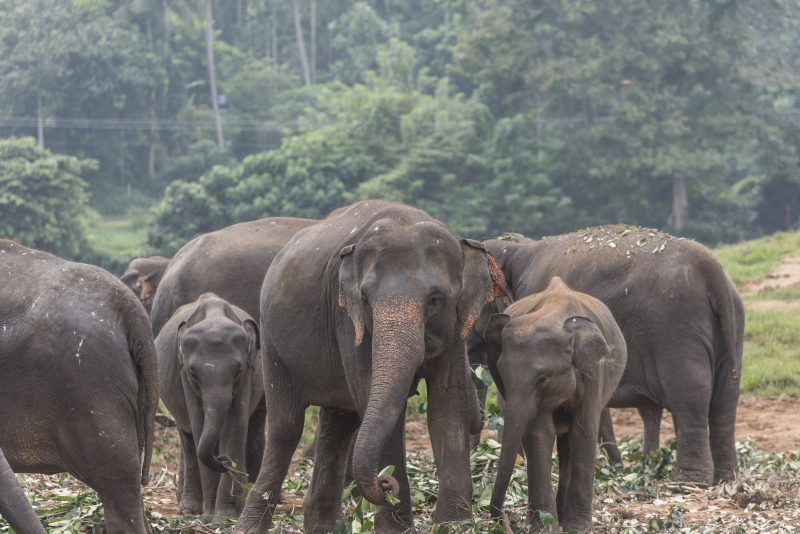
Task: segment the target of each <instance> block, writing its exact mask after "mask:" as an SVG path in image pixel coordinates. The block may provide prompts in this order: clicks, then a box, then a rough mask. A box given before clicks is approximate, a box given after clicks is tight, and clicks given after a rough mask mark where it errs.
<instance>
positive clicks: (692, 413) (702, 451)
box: [670, 406, 714, 484]
mask: <svg viewBox="0 0 800 534" xmlns="http://www.w3.org/2000/svg"><path fill="white" fill-rule="evenodd" d="M706 410H707V408H706V407H704V406H687V407H681V409H676V410H675V411H673V412H672V418H673V420H674V421H675V432H676V434H677V438H678V454H677V466H676V468H675V470H674V471H673V472H672V475H671V476H670V480H672V481H673V482H689V483H695V484H711V483H712V481H713V477H714V463H713V460H712V458H711V447H710V445H709V439H708V413H707V411H706Z"/></svg>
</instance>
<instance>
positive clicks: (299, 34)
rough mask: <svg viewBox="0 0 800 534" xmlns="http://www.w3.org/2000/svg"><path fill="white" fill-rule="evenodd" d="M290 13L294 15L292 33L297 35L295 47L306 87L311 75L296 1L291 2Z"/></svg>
mask: <svg viewBox="0 0 800 534" xmlns="http://www.w3.org/2000/svg"><path fill="white" fill-rule="evenodd" d="M292 13H293V15H294V33H295V34H296V35H297V47H298V48H299V49H300V63H302V66H303V81H305V84H306V85H311V73H310V71H309V69H308V55H306V44H305V42H304V40H303V26H302V25H301V24H300V8H299V7H298V6H297V0H292Z"/></svg>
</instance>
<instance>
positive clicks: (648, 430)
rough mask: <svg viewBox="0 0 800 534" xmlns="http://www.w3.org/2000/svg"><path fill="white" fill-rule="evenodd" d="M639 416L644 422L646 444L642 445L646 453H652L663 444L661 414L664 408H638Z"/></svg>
mask: <svg viewBox="0 0 800 534" xmlns="http://www.w3.org/2000/svg"><path fill="white" fill-rule="evenodd" d="M637 410H638V412H639V416H640V417H641V418H642V423H644V445H643V446H642V449H643V452H644V453H645V454H650V453H651V452H653V451H654V450H656V449H658V448H659V447H660V446H661V416H662V415H663V413H664V409H663V408H655V409H647V408H637Z"/></svg>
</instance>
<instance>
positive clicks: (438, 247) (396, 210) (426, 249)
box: [236, 200, 505, 533]
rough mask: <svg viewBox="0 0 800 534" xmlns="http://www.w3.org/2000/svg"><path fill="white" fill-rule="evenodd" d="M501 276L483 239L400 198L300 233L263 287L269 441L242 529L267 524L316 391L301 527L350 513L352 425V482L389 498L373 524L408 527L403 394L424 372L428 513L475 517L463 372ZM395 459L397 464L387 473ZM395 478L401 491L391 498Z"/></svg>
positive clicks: (324, 526)
mask: <svg viewBox="0 0 800 534" xmlns="http://www.w3.org/2000/svg"><path fill="white" fill-rule="evenodd" d="M504 288H505V283H504V282H503V278H502V275H501V273H500V270H499V268H497V267H496V264H495V263H494V260H493V259H492V258H491V255H489V254H487V253H486V251H485V250H484V249H483V247H482V246H481V245H480V243H478V242H476V241H469V240H462V241H460V242H459V241H458V240H457V239H456V238H455V236H453V234H452V233H451V232H450V230H448V229H447V227H446V226H445V225H444V224H443V223H441V222H440V221H437V220H436V219H433V218H432V217H431V216H430V215H428V214H427V213H425V212H423V211H421V210H417V209H414V208H411V207H408V206H404V205H401V204H395V203H392V202H386V201H380V200H370V201H365V202H359V203H356V204H353V205H351V206H348V207H345V208H341V209H339V210H336V211H334V212H333V213H331V214H330V215H329V216H328V217H327V218H326V219H324V220H323V221H321V222H319V223H318V224H316V225H314V226H311V227H309V228H306V229H305V230H302V231H300V232H299V233H298V234H297V235H295V236H294V237H293V238H292V239H291V240H290V241H289V243H288V244H287V245H286V246H285V247H284V248H283V250H282V251H281V252H280V253H279V254H278V256H277V257H276V258H275V261H274V262H273V263H272V266H271V267H270V268H269V271H267V276H266V277H265V279H264V285H263V287H262V291H261V332H262V336H263V339H262V352H261V357H262V359H263V365H264V385H265V390H266V396H267V412H268V415H269V426H268V429H267V448H266V453H265V455H264V463H263V464H262V467H261V472H260V474H259V476H258V480H257V481H256V483H255V486H254V487H253V489H252V490H251V492H250V494H249V497H248V499H247V503H246V505H245V509H244V512H243V513H242V516H241V518H240V520H239V523H238V525H237V527H236V532H245V533H254V532H258V533H266V532H267V530H268V529H269V528H270V525H271V519H272V513H273V511H274V507H275V505H276V504H277V501H278V498H279V495H280V490H281V484H282V483H283V480H284V478H285V476H286V472H287V471H288V469H289V464H290V462H291V459H292V454H293V453H294V451H295V448H296V447H297V444H298V442H299V441H300V437H301V434H302V432H303V421H304V413H305V409H306V407H308V406H309V405H312V404H313V405H317V406H320V407H321V410H320V419H319V427H318V432H317V439H318V444H317V457H316V462H315V464H314V477H313V478H312V481H311V486H310V487H309V489H308V492H307V493H306V497H305V507H304V510H305V513H304V515H303V522H304V526H305V529H306V532H309V533H311V532H315V533H317V532H330V531H331V530H334V529H335V528H337V523H336V521H337V520H341V519H343V515H342V484H343V481H344V476H345V468H346V465H347V455H348V453H349V450H350V445H351V443H352V441H353V439H354V438H355V452H354V458H353V472H354V476H355V482H356V484H357V486H358V488H359V490H360V491H361V493H362V495H364V497H365V498H366V499H367V500H368V501H369V502H372V503H375V504H381V505H384V506H383V508H382V509H381V511H380V512H379V513H378V514H377V516H376V523H375V530H376V532H381V533H383V532H405V531H407V530H408V529H410V528H413V518H412V511H411V495H410V489H409V485H408V477H407V474H406V467H405V446H404V426H405V410H406V400H407V398H408V397H409V396H410V395H413V394H414V393H415V392H416V384H417V382H418V381H419V380H420V379H421V378H425V379H426V381H427V385H428V402H429V407H428V428H429V431H430V435H431V444H432V448H433V455H434V459H435V461H436V467H437V470H438V473H439V484H440V486H439V487H440V489H439V495H438V501H437V503H436V511H435V512H434V520H435V521H436V522H446V521H456V520H462V519H466V518H468V517H469V516H470V504H469V503H470V501H471V498H472V481H471V478H470V471H469V431H470V409H469V406H470V400H469V395H474V394H475V389H474V388H473V387H471V385H469V386H468V384H467V368H466V366H467V361H466V357H465V344H464V339H465V338H466V335H467V332H469V329H470V327H471V326H472V323H473V321H474V320H475V318H476V317H477V316H478V314H479V312H480V310H481V308H482V307H483V305H484V304H485V303H486V302H488V301H489V300H491V299H492V297H493V296H494V295H497V294H503V292H504ZM476 400H477V399H476ZM388 465H393V466H395V470H394V473H393V475H384V476H381V477H379V476H378V474H379V472H380V470H381V469H382V468H383V467H385V466H388ZM387 490H392V492H394V493H395V494H396V495H397V496H398V497H399V500H400V502H399V503H397V504H393V505H392V504H390V503H389V502H387V499H386V497H385V492H386V491H387Z"/></svg>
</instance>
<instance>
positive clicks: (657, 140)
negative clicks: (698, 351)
mask: <svg viewBox="0 0 800 534" xmlns="http://www.w3.org/2000/svg"><path fill="white" fill-rule="evenodd" d="M294 7H297V9H296V10H295V9H294ZM208 8H210V10H209V9H208ZM209 12H210V13H211V14H212V16H211V19H208V18H207V14H208V13H209ZM295 13H296V14H297V16H298V17H299V18H298V19H297V20H295ZM799 21H800V8H798V7H797V6H796V5H795V4H794V3H792V2H782V1H776V2H758V1H755V0H715V1H710V0H709V1H697V0H666V1H665V0H595V1H593V2H583V1H573V0H558V1H556V0H391V1H390V0H370V1H353V0H291V1H290V2H286V1H283V2H281V1H278V0H235V1H230V0H225V1H223V0H207V1H206V2H203V1H200V0H71V1H68V2H64V1H60V0H0V89H2V90H0V109H2V110H3V111H2V117H0V128H2V130H3V132H2V135H3V136H6V137H8V136H11V135H17V136H22V135H34V136H37V138H38V142H39V143H40V144H43V145H44V146H45V147H47V149H48V150H51V151H53V152H58V153H63V154H67V155H70V156H74V157H76V158H78V159H79V160H84V159H87V158H90V159H92V160H96V162H97V163H96V164H92V165H88V166H84V167H83V168H82V169H81V173H82V174H81V176H82V177H83V179H84V180H85V181H86V182H87V183H88V184H89V187H88V190H89V191H90V192H91V198H90V200H89V201H88V202H89V203H90V205H91V207H92V208H93V209H95V210H98V211H99V212H100V213H101V214H110V213H115V212H117V211H119V210H120V209H123V208H124V206H125V205H126V204H127V203H130V202H138V203H140V204H143V205H147V206H150V205H153V206H154V207H153V208H152V210H151V212H150V222H149V225H148V230H147V248H148V250H149V251H150V252H154V253H162V254H171V253H174V252H175V251H176V250H177V249H178V248H180V246H182V245H183V244H184V243H185V242H187V241H188V240H190V239H192V238H193V237H195V236H196V235H198V234H200V233H203V232H207V231H210V230H213V229H216V228H219V227H222V226H225V225H228V224H231V223H234V222H239V221H244V220H251V219H254V218H258V217H267V216H298V217H324V216H325V215H326V214H327V213H328V212H329V211H330V210H332V209H335V208H337V207H339V206H341V205H344V204H346V203H348V202H352V201H354V200H357V199H362V198H387V199H392V200H398V201H401V202H406V203H410V204H413V205H415V206H418V207H420V208H422V209H425V210H427V211H429V212H430V213H431V214H433V215H435V216H437V217H439V218H441V219H443V220H444V221H446V222H447V223H448V224H449V225H450V226H451V228H452V229H453V230H454V231H455V232H456V233H457V234H458V235H459V236H463V237H476V238H481V237H485V236H489V235H498V234H500V233H502V232H504V231H515V232H520V233H524V234H527V235H531V236H533V237H538V236H542V235H552V234H556V233H560V232H565V231H571V230H574V229H577V228H579V227H584V226H589V225H594V224H603V223H615V222H624V223H628V224H638V225H643V226H653V227H661V228H665V229H667V230H668V231H670V232H672V233H675V234H678V235H685V236H690V237H695V238H698V239H700V240H702V241H704V242H707V243H709V244H714V243H719V242H733V241H737V240H740V239H744V238H749V237H754V236H758V235H761V234H765V233H771V232H773V231H775V230H780V229H786V227H787V224H788V225H790V226H791V225H796V224H797V222H798V218H799V217H800V173H798V164H799V163H800V159H799V158H800V154H798V146H799V144H800V135H799V134H800V131H799V130H798V126H800V122H798V119H800V102H798V99H797V95H798V89H800V69H798V58H799V57H800V42H799V41H798V39H799V38H800V37H798V36H800V32H798V22H799ZM295 22H297V24H295ZM209 39H210V40H209ZM207 44H210V47H207V46H206V45H207ZM210 67H214V68H210ZM213 94H217V98H216V100H214V99H213V98H212V95H213ZM215 102H216V104H217V105H214V104H215ZM215 115H216V116H218V117H219V125H220V126H219V129H217V127H216V126H215ZM39 118H41V128H38V129H37V127H36V126H38V124H39ZM22 119H26V120H27V121H28V122H24V121H22ZM15 121H16V122H15ZM80 121H94V122H80ZM29 148H31V149H32V147H29ZM48 157H54V156H48ZM75 161H78V160H75ZM131 190H132V191H133V197H132V200H129V199H128V195H129V194H130V191H131ZM14 232H18V230H16V229H15V230H14ZM17 235H21V234H11V236H12V237H15V236H17Z"/></svg>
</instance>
